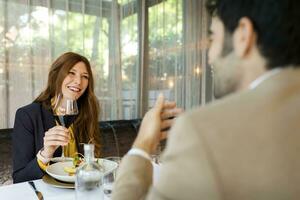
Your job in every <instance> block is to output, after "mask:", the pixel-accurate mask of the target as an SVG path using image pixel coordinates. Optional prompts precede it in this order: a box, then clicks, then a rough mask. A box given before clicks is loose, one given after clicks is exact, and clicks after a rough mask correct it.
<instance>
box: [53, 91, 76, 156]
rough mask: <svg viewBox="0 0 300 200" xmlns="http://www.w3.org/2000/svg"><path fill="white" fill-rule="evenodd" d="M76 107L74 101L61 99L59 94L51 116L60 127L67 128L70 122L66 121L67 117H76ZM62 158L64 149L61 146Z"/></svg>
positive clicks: (65, 98) (61, 96)
mask: <svg viewBox="0 0 300 200" xmlns="http://www.w3.org/2000/svg"><path fill="white" fill-rule="evenodd" d="M78 112H79V111H78V106H77V102H76V99H70V98H67V97H63V95H62V94H59V95H58V96H57V98H56V101H55V105H54V108H53V114H54V117H55V119H56V120H57V121H58V123H59V124H60V125H61V126H64V127H66V128H69V126H70V125H71V123H70V120H66V119H67V118H68V117H72V116H74V115H78ZM61 157H65V156H64V147H63V146H62V156H61Z"/></svg>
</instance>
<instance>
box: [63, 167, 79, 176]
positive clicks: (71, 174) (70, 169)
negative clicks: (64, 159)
mask: <svg viewBox="0 0 300 200" xmlns="http://www.w3.org/2000/svg"><path fill="white" fill-rule="evenodd" d="M64 171H65V172H67V173H68V174H69V176H73V175H74V174H75V172H76V167H64Z"/></svg>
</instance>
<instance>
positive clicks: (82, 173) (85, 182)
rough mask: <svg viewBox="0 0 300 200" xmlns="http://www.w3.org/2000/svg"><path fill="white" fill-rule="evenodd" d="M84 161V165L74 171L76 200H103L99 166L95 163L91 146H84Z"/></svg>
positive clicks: (92, 146)
mask: <svg viewBox="0 0 300 200" xmlns="http://www.w3.org/2000/svg"><path fill="white" fill-rule="evenodd" d="M84 159H85V162H84V164H83V165H81V166H80V167H79V168H78V169H77V170H76V178H75V190H76V199H77V200H82V199H86V200H92V199H103V192H102V189H101V185H102V183H101V177H102V172H101V168H100V166H99V165H98V164H97V163H96V162H95V158H94V145H93V144H84Z"/></svg>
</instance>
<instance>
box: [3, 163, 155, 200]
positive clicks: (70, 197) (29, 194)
mask: <svg viewBox="0 0 300 200" xmlns="http://www.w3.org/2000/svg"><path fill="white" fill-rule="evenodd" d="M158 176H159V165H157V164H154V165H153V181H154V183H155V182H156V181H157V179H158ZM33 182H34V183H35V186H36V188H37V190H39V191H40V192H41V193H42V194H43V197H44V200H61V199H63V200H75V190H74V189H66V188H57V187H54V186H52V185H48V184H47V183H44V181H43V180H42V179H39V180H35V181H33ZM0 199H3V200H4V199H5V200H21V199H26V200H38V198H37V196H36V194H35V192H34V190H33V189H32V187H31V186H30V185H29V184H28V182H23V183H17V184H12V185H6V186H1V187H0ZM102 199H103V200H109V199H110V198H108V197H106V196H104V194H103V192H102V191H101V192H99V200H102Z"/></svg>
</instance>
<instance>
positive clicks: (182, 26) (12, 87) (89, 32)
mask: <svg viewBox="0 0 300 200" xmlns="http://www.w3.org/2000/svg"><path fill="white" fill-rule="evenodd" d="M208 24H209V17H208V14H207V13H206V10H205V1H204V0H0V129H4V128H11V127H13V123H14V117H15V111H16V109H17V108H19V107H21V106H23V105H26V104H29V103H31V102H32V101H33V100H34V99H35V97H37V95H38V94H39V93H40V92H41V91H42V90H43V89H44V88H45V86H46V84H47V75H48V70H49V67H50V65H51V63H52V61H54V60H55V58H57V57H58V56H59V55H61V54H62V53H64V52H66V51H73V52H77V53H79V54H82V55H84V56H86V57H87V58H88V59H89V60H90V62H91V64H92V68H93V73H94V77H95V85H96V89H95V90H96V95H97V98H98V100H99V103H100V106H101V115H100V119H101V120H117V119H135V118H141V117H142V116H143V114H144V113H145V112H146V111H147V110H148V109H149V108H150V107H152V106H153V103H154V100H155V98H156V97H157V95H158V94H159V93H160V92H162V93H164V95H165V97H166V98H167V99H168V100H174V101H176V102H177V104H178V105H179V106H180V107H183V108H185V109H186V110H188V109H190V108H192V107H195V106H199V105H203V104H206V103H208V102H210V101H211V100H213V95H212V94H213V91H212V90H213V87H212V72H211V69H210V67H209V66H208V65H207V42H206V39H207V32H208Z"/></svg>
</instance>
